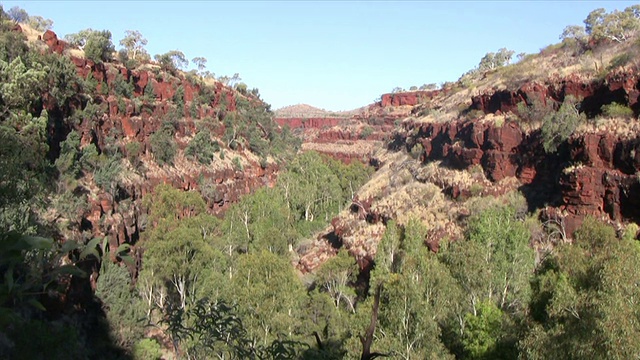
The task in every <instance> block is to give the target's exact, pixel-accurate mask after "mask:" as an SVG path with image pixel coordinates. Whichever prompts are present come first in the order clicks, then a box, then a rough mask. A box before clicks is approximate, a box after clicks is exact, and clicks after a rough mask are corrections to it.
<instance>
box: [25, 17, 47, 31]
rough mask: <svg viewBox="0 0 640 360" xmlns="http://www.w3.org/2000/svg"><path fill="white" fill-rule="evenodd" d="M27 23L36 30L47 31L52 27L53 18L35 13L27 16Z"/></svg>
mask: <svg viewBox="0 0 640 360" xmlns="http://www.w3.org/2000/svg"><path fill="white" fill-rule="evenodd" d="M27 23H28V24H29V26H31V27H32V28H33V29H34V30H37V31H47V30H50V29H51V28H52V27H53V20H51V19H45V18H43V17H42V16H37V15H36V16H29V20H28V21H27Z"/></svg>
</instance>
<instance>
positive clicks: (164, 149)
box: [149, 122, 177, 165]
mask: <svg viewBox="0 0 640 360" xmlns="http://www.w3.org/2000/svg"><path fill="white" fill-rule="evenodd" d="M174 132H175V128H174V127H173V124H171V123H167V122H165V123H164V124H163V125H162V128H160V129H158V131H156V132H155V133H153V134H152V135H151V136H150V138H149V143H150V145H151V151H152V152H153V154H154V156H155V158H156V161H157V162H158V163H159V164H161V165H162V164H172V163H173V157H174V156H175V155H176V151H177V145H176V141H175V139H174V137H173V134H174Z"/></svg>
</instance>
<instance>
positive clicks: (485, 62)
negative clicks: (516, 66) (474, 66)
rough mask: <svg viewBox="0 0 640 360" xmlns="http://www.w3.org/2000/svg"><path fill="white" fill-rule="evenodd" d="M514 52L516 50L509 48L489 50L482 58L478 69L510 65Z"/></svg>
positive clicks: (491, 68) (484, 69) (485, 69)
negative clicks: (495, 51) (496, 50)
mask: <svg viewBox="0 0 640 360" xmlns="http://www.w3.org/2000/svg"><path fill="white" fill-rule="evenodd" d="M514 54H515V51H513V50H508V49H507V48H501V49H499V50H498V52H497V53H493V52H489V53H487V54H485V55H484V56H483V57H482V59H480V64H478V70H480V71H487V70H493V69H496V68H499V67H502V66H505V65H509V63H510V62H511V58H512V57H513V55H514Z"/></svg>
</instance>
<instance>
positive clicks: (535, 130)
mask: <svg viewBox="0 0 640 360" xmlns="http://www.w3.org/2000/svg"><path fill="white" fill-rule="evenodd" d="M637 73H638V72H637V71H635V70H634V69H627V70H623V69H618V70H615V71H613V72H611V73H610V74H609V75H607V76H606V77H605V78H604V79H602V80H592V81H585V80H581V79H580V78H579V77H577V76H575V75H571V76H568V77H566V78H557V79H548V80H547V81H539V82H526V83H524V84H523V85H521V86H520V87H518V88H517V89H516V90H514V91H508V90H500V91H497V90H488V91H486V92H483V93H481V94H479V95H475V96H472V97H470V98H469V99H468V100H469V102H467V104H470V105H468V108H467V109H466V110H465V111H463V112H462V113H461V115H457V116H456V117H455V118H454V120H446V119H445V120H438V119H434V118H433V117H430V116H427V117H426V118H422V119H421V118H419V116H417V115H416V114H417V111H421V110H423V109H425V108H426V109H433V108H434V107H436V106H435V105H434V104H436V103H437V104H438V105H437V106H438V107H440V106H442V104H445V105H446V100H443V97H446V96H447V94H445V93H444V92H440V93H438V92H430V94H431V97H429V98H425V97H423V98H421V99H427V100H425V101H418V102H413V101H414V100H415V99H419V97H417V96H405V95H404V94H388V95H383V97H382V99H383V100H382V101H381V102H379V103H377V104H374V105H372V106H371V107H370V108H369V110H370V112H369V114H374V113H376V114H381V113H382V112H383V111H385V109H389V107H391V108H393V105H394V104H395V105H399V108H400V109H402V111H404V112H405V114H411V115H407V116H406V117H405V118H404V120H402V121H401V122H400V123H399V124H398V125H399V126H398V127H396V129H395V131H394V132H393V133H392V134H390V136H389V139H388V141H387V142H386V143H387V150H386V151H383V152H378V153H377V154H376V156H374V157H373V160H372V162H375V163H376V167H377V168H380V170H379V171H378V173H376V174H375V175H374V178H373V179H372V180H371V181H370V183H368V184H367V185H365V186H364V187H363V189H361V190H360V191H359V192H358V194H357V196H356V197H355V198H354V200H353V204H352V206H351V208H350V209H349V210H346V211H344V212H342V213H341V214H340V215H339V216H338V217H336V218H335V219H333V221H332V226H330V227H328V228H327V230H326V233H324V234H323V235H321V236H320V237H319V238H318V239H317V242H319V243H322V244H324V243H325V242H326V241H327V240H326V239H333V243H335V244H339V246H344V247H345V248H347V249H348V250H349V251H350V252H351V253H352V254H353V255H354V256H355V257H356V258H357V259H358V261H359V264H360V265H361V268H362V269H363V270H365V271H366V270H367V269H369V268H370V265H371V264H372V263H373V261H374V259H375V253H376V249H377V244H378V242H379V241H380V239H381V237H382V234H384V226H385V224H386V223H387V221H389V220H396V221H397V222H398V223H400V224H403V223H406V221H407V219H408V218H409V217H414V218H417V219H420V220H421V221H423V222H424V223H425V224H426V225H427V227H428V228H429V231H428V233H427V234H425V244H426V245H427V246H428V247H429V248H430V249H431V250H432V251H434V252H437V251H438V248H439V242H440V241H441V240H442V239H444V238H448V239H456V238H459V237H460V236H462V234H463V224H462V223H461V222H460V221H459V220H458V219H464V218H466V217H467V216H468V215H469V213H470V211H472V206H473V205H470V204H473V203H472V202H468V201H467V200H468V199H471V198H473V197H476V196H498V195H501V194H505V193H508V192H510V191H513V190H520V192H521V193H522V194H523V195H524V196H525V198H526V200H527V205H528V207H529V210H530V211H535V210H541V211H540V220H541V221H542V223H546V222H552V223H554V224H557V226H559V228H561V229H562V231H563V233H564V234H565V235H566V236H568V237H570V236H571V235H572V234H573V232H574V231H575V230H576V229H577V228H578V227H579V226H580V225H581V224H582V222H583V220H584V219H585V217H586V216H594V217H596V218H600V219H604V220H608V221H609V222H611V223H613V224H616V225H617V226H621V225H623V224H625V223H628V222H635V223H638V222H640V179H639V178H638V174H639V173H640V135H639V134H640V123H638V121H637V120H621V119H608V118H602V119H600V120H598V121H596V120H594V119H593V117H594V116H596V115H600V111H601V110H600V109H601V107H602V106H603V105H606V104H610V103H612V102H616V103H618V104H621V105H623V106H628V107H630V108H631V109H632V110H634V111H635V113H636V114H637V113H638V94H639V89H640V83H639V81H638V79H639V78H638V76H637ZM569 95H571V96H574V97H575V98H577V99H578V100H579V101H581V110H582V111H583V112H584V113H586V114H587V115H588V116H589V117H590V118H591V120H589V121H588V123H587V124H583V125H582V126H581V127H580V128H579V129H578V130H577V131H576V132H575V133H574V134H573V135H572V136H571V137H570V138H569V139H568V140H566V141H565V142H563V143H562V144H561V145H560V147H559V149H558V151H557V152H554V153H547V152H546V151H545V150H544V147H543V145H542V143H543V140H542V133H541V130H540V129H539V124H538V127H536V126H535V125H533V124H530V123H527V122H526V121H523V120H522V119H519V118H518V116H517V112H518V104H519V103H521V102H527V103H528V104H532V103H541V104H549V105H552V106H553V107H555V108H557V107H558V104H559V103H561V102H562V101H563V100H564V99H565V98H566V97H567V96H569ZM394 96H395V97H394ZM406 104H414V105H412V106H410V105H406ZM399 108H398V107H396V108H394V110H395V111H398V109H399ZM458 108H459V106H458ZM474 110H475V111H476V112H473V111H474ZM409 155H411V156H409ZM412 156H413V158H412ZM414 159H415V160H414ZM470 206H471V207H470ZM443 214H446V215H444V216H443ZM323 239H324V240H323ZM333 252H335V246H333V247H330V246H318V247H316V248H314V249H311V251H309V252H308V253H307V254H304V255H303V256H302V257H301V260H300V263H299V264H298V266H299V268H300V269H301V270H302V271H313V269H315V268H316V267H317V266H319V265H320V264H321V263H322V259H325V258H327V257H328V256H330V255H331V254H332V253H333Z"/></svg>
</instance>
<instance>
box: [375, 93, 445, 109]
mask: <svg viewBox="0 0 640 360" xmlns="http://www.w3.org/2000/svg"><path fill="white" fill-rule="evenodd" d="M439 93H440V91H439V90H433V91H409V92H400V93H393V94H383V95H382V96H381V98H380V101H379V102H378V103H377V104H376V105H378V106H380V107H383V108H385V107H390V106H416V105H418V104H421V103H424V102H428V101H430V100H431V99H433V98H434V97H435V96H436V95H438V94H439Z"/></svg>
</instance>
